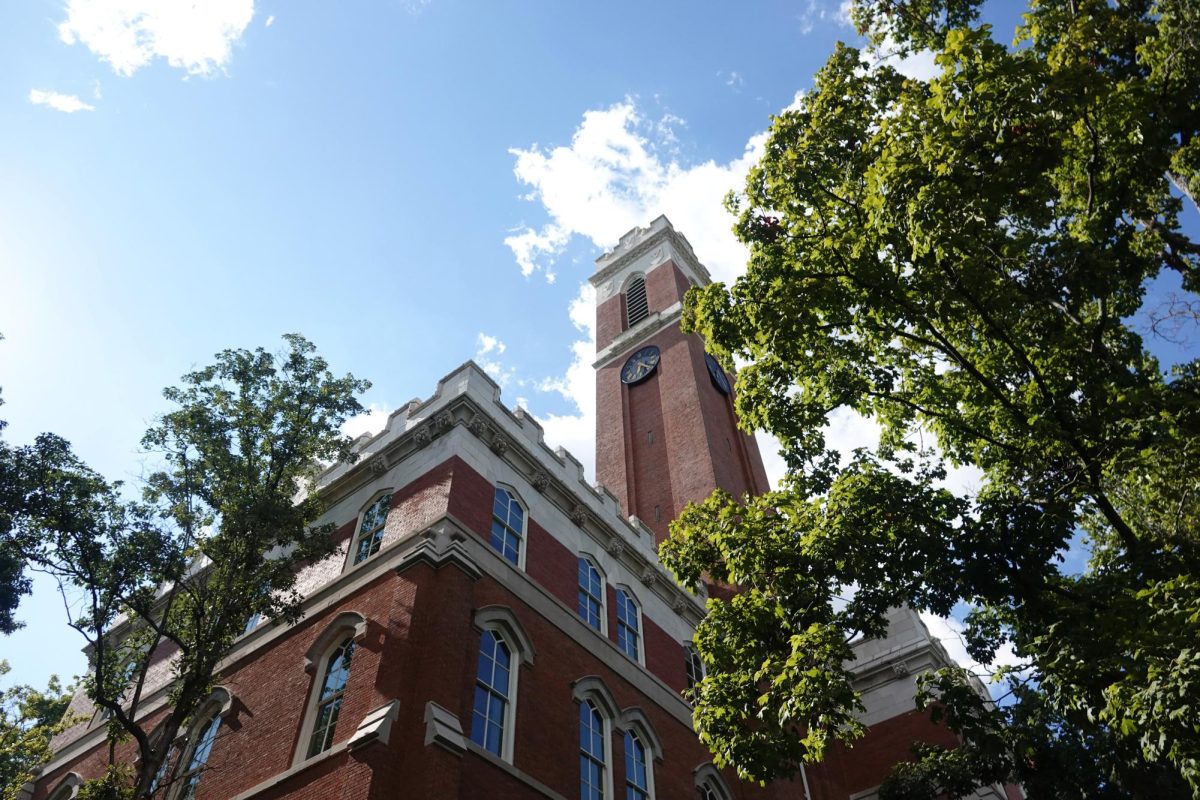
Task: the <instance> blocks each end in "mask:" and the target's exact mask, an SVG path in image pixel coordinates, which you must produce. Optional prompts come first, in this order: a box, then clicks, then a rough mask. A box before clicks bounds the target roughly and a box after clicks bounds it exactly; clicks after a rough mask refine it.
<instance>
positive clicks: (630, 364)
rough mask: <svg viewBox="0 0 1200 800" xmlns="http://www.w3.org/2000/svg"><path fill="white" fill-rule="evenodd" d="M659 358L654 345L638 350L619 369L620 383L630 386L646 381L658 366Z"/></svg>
mask: <svg viewBox="0 0 1200 800" xmlns="http://www.w3.org/2000/svg"><path fill="white" fill-rule="evenodd" d="M659 358H660V355H659V352H658V348H657V347H655V346H654V345H650V346H649V347H643V348H642V349H641V350H638V351H637V352H636V353H634V354H633V355H631V356H630V357H629V360H628V361H626V362H625V366H623V367H621V382H622V383H627V384H629V385H630V386H632V385H633V384H635V383H641V382H642V381H644V380H646V378H649V377H650V375H651V374H652V373H653V372H654V368H655V367H657V366H658V360H659Z"/></svg>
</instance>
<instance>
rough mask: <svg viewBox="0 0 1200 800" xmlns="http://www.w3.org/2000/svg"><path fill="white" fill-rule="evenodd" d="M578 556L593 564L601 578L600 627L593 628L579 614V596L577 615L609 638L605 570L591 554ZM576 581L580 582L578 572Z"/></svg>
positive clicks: (584, 621)
mask: <svg viewBox="0 0 1200 800" xmlns="http://www.w3.org/2000/svg"><path fill="white" fill-rule="evenodd" d="M577 555H578V556H579V558H581V559H583V560H584V561H587V562H588V563H589V564H591V565H592V569H594V570H596V574H597V575H599V576H600V598H599V599H600V627H599V628H592V626H591V624H590V623H589V622H588V621H587V620H586V619H584V618H583V615H582V614H580V613H579V596H578V594H577V595H576V596H575V614H576V616H578V617H579V619H580V620H582V621H583V624H584V625H587V626H588V627H589V628H591V629H592V630H594V631H595V630H598V631H599V632H600V633H601V634H602V635H604V636H608V579H607V578H606V577H605V575H604V570H602V569H600V564H599V563H598V562H597V560H596V558H595V556H593V555H592V554H591V553H583V552H581V553H578V554H577ZM576 565H578V562H576ZM576 580H578V572H576ZM580 588H582V587H581V586H577V587H576V590H577V591H578V589H580Z"/></svg>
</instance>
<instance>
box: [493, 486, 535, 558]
mask: <svg viewBox="0 0 1200 800" xmlns="http://www.w3.org/2000/svg"><path fill="white" fill-rule="evenodd" d="M502 490H503V491H505V492H508V493H509V495H511V496H512V498H513V500H514V501H516V503H517V505H519V506H520V507H521V530H519V531H513V532H514V533H516V535H517V539H518V541H519V547H518V548H517V563H515V564H514V563H513V562H511V561H509V560H508V556H506V555H504V551H503V550H497V549H496V548H495V546H494V545H493V544H492V526H491V524H490V523H491V522H495V521H496V495H497V493H499V492H500V491H502ZM501 524H502V525H504V527H505V528H506V529H507V530H510V531H512V530H513V529H512V528H511V527H509V526H508V525H507V524H506V523H501ZM487 546H488V547H489V548H491V550H492V552H493V553H495V554H496V555H498V556H500V558H501V559H503V561H504V563H505V564H508V565H510V566H513V567H516V568H517V569H519V570H521V571H522V572H524V571H525V556H526V554H527V553H528V552H529V503H526V502H525V499H524V498H523V497H521V493H520V492H518V491H517V490H516V489H514V488H513V487H512V486H510V485H508V484H507V483H497V484H496V485H495V491H494V492H492V513H491V516H490V517H489V525H488V539H487Z"/></svg>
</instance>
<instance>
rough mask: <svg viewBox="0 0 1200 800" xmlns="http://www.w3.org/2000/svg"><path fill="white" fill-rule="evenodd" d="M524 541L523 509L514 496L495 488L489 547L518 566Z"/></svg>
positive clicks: (505, 490)
mask: <svg viewBox="0 0 1200 800" xmlns="http://www.w3.org/2000/svg"><path fill="white" fill-rule="evenodd" d="M524 540H525V507H524V506H522V505H521V501H520V500H518V499H517V496H516V495H515V494H513V493H512V492H510V491H509V490H507V489H505V488H504V487H502V486H497V487H496V501H495V503H493V505H492V536H491V545H492V547H494V548H495V549H496V552H498V553H500V555H502V556H504V557H505V558H506V559H508V560H509V561H511V562H512V563H513V564H516V565H517V566H520V565H521V543H522V542H523V541H524Z"/></svg>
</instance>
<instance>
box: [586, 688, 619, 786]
mask: <svg viewBox="0 0 1200 800" xmlns="http://www.w3.org/2000/svg"><path fill="white" fill-rule="evenodd" d="M584 708H590V709H592V710H593V711H595V712H596V716H597V717H599V718H600V746H601V747H602V748H603V752H601V754H600V761H599V764H600V793H601V797H602V798H603V800H609V799H610V798H612V796H613V793H612V762H613V753H612V749H613V748H612V720H611V719H609V718H608V715H607V714H605V713H604V710H603V709H602V708H601V707H600V704H599V703H597V702H596V701H595V699H593V698H591V697H585V698H584V699H583V700H581V701H580V702H579V709H580V715H579V724H580V726H582V725H583V716H582V711H583V709H584ZM579 736H580V738H581V739H582V737H583V730H582V727H581V728H580V731H579ZM579 756H580V762H581V768H582V760H583V758H585V757H586V758H588V759H589V760H591V761H593V762H595V761H596V759H595V756H593V755H592V754H590V753H587V754H585V753H584V751H583V744H582V742H581V743H580V746H579ZM582 783H583V776H582V775H581V776H580V788H581V789H582V788H583V786H582Z"/></svg>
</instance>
